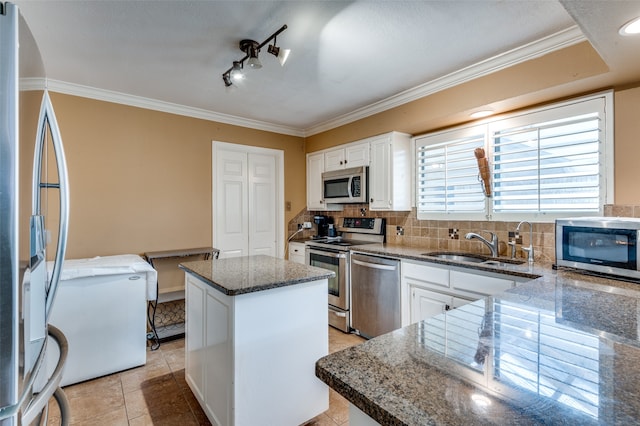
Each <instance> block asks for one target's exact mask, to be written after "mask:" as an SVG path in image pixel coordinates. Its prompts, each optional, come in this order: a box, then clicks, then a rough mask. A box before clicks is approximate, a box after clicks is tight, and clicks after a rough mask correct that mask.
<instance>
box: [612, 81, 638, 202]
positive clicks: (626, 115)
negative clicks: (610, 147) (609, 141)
mask: <svg viewBox="0 0 640 426" xmlns="http://www.w3.org/2000/svg"><path fill="white" fill-rule="evenodd" d="M614 114H615V126H614V133H615V136H614V137H615V146H614V150H615V151H614V158H615V160H614V161H615V163H614V164H615V167H614V176H615V177H614V178H615V204H640V185H638V182H640V87H635V88H630V89H626V90H618V91H616V93H615V105H614Z"/></svg>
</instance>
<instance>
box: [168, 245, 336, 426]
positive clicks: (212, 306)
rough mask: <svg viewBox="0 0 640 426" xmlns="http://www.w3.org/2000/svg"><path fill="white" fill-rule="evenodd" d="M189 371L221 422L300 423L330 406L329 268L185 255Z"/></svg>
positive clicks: (194, 387)
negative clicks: (323, 369)
mask: <svg viewBox="0 0 640 426" xmlns="http://www.w3.org/2000/svg"><path fill="white" fill-rule="evenodd" d="M180 268H182V269H183V270H184V271H185V288H186V290H185V292H186V305H185V306H186V342H185V346H186V360H185V361H186V362H185V378H186V381H187V383H188V384H189V387H190V388H191V390H192V391H193V393H194V395H195V396H196V398H197V400H198V402H199V403H200V405H201V406H202V408H203V410H204V411H205V413H206V414H207V417H208V418H209V420H210V421H211V423H212V424H214V425H236V426H241V425H258V424H265V425H267V424H269V425H299V424H302V423H304V422H306V421H308V420H310V419H312V418H313V417H315V416H317V415H319V414H321V413H322V412H324V411H325V410H327V408H328V406H329V391H328V388H327V386H326V385H325V384H324V383H322V382H321V381H320V380H318V379H317V378H316V377H315V375H314V365H315V362H316V361H317V360H318V359H319V358H321V357H323V356H325V355H327V353H328V328H327V299H328V296H327V294H328V293H327V285H328V284H327V280H328V278H330V277H331V276H333V275H334V273H333V272H331V271H328V270H326V269H320V268H315V267H311V266H306V265H301V264H298V263H294V262H289V261H286V260H282V259H277V258H274V257H270V256H247V257H236V258H228V259H219V260H207V261H197V262H185V263H183V264H181V265H180Z"/></svg>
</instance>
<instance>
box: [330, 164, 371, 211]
mask: <svg viewBox="0 0 640 426" xmlns="http://www.w3.org/2000/svg"><path fill="white" fill-rule="evenodd" d="M368 173H369V168H368V167H353V168H350V169H343V170H334V171H331V172H324V173H323V174H322V198H323V199H324V202H325V203H336V204H337V203H347V204H349V203H367V202H369V201H368V197H369V191H368V187H369V177H368Z"/></svg>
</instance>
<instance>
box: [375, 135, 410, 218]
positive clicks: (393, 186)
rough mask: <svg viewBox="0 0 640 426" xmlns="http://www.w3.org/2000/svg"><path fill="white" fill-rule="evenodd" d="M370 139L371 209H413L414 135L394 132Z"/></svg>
mask: <svg viewBox="0 0 640 426" xmlns="http://www.w3.org/2000/svg"><path fill="white" fill-rule="evenodd" d="M368 141H369V143H370V154H371V158H370V164H369V208H370V209H371V210H396V211H407V210H411V135H408V134H405V133H399V132H391V133H387V134H384V135H380V136H375V137H373V138H369V139H368Z"/></svg>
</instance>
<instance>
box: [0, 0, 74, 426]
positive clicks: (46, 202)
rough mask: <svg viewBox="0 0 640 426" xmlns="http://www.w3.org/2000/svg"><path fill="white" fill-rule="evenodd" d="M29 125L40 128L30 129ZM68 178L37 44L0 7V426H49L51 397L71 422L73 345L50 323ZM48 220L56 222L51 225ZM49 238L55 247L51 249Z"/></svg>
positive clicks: (11, 10)
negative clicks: (67, 390)
mask: <svg viewBox="0 0 640 426" xmlns="http://www.w3.org/2000/svg"><path fill="white" fill-rule="evenodd" d="M34 96H38V97H40V96H41V97H42V101H41V107H40V109H39V111H38V110H37V107H35V108H34V107H31V108H27V102H26V100H27V99H29V100H30V101H31V103H33V102H32V101H33V97H34ZM27 97H28V98H27ZM23 100H25V102H23ZM36 123H37V124H36ZM26 126H36V128H35V129H34V128H33V127H30V128H29V129H28V130H27V131H25V128H27V127H26ZM34 131H35V140H34V139H31V141H29V142H26V141H24V140H23V144H22V145H21V144H20V140H21V139H24V138H26V137H27V135H28V134H31V135H32V134H33V133H34ZM21 133H22V134H21ZM31 137H33V136H31ZM27 144H28V145H27ZM31 144H33V145H31ZM34 145H35V150H34V155H33V157H34V158H33V173H32V174H33V178H32V182H30V183H26V182H22V183H21V182H20V156H21V151H28V155H29V156H30V155H31V153H30V152H31V151H30V149H28V150H25V149H22V150H21V149H20V148H21V146H22V147H23V148H24V147H25V146H29V147H30V146H34ZM23 164H24V163H23ZM67 180H68V179H67V169H66V162H65V158H64V152H63V149H62V140H61V138H60V131H59V129H58V125H57V122H56V118H55V114H54V111H53V108H52V105H51V100H50V98H49V95H48V92H47V90H46V75H45V73H44V67H43V66H42V61H41V58H40V53H39V51H38V48H37V45H36V43H35V41H34V39H33V36H32V35H31V33H30V31H29V29H28V26H27V25H26V22H25V21H24V19H23V17H22V16H21V15H20V13H19V10H18V7H17V6H16V5H14V4H11V3H0V426H8V425H27V424H40V423H42V422H44V421H46V420H47V406H48V402H49V400H50V398H51V396H54V397H55V400H56V401H57V402H58V405H59V406H60V422H61V423H62V424H66V423H67V422H68V418H69V410H68V404H67V400H66V398H65V396H64V392H63V391H62V390H61V389H60V388H59V386H58V385H59V382H60V379H61V376H62V369H63V367H64V361H65V358H66V352H67V343H66V339H65V337H64V335H63V334H62V333H61V332H60V331H59V330H57V329H55V327H52V326H50V325H48V317H49V314H50V313H51V308H52V306H53V303H54V300H55V294H56V289H57V285H58V284H57V283H58V279H59V276H60V272H61V270H62V264H63V259H64V254H65V250H66V239H67V230H68V211H69V192H68V185H67ZM21 187H22V191H21ZM25 188H27V190H26V191H25ZM25 192H26V193H25ZM25 196H26V197H30V198H31V209H30V210H31V211H30V212H29V211H27V212H21V211H20V198H21V197H25ZM24 204H26V205H28V203H24ZM23 210H24V208H23ZM53 210H55V211H53ZM29 213H30V214H29ZM45 213H46V216H47V217H45ZM50 216H51V217H53V218H54V219H53V220H52V221H54V222H55V223H50V222H51V221H50V220H48V219H49V217H50ZM21 235H22V238H21ZM50 235H54V237H53V238H51V239H53V240H54V242H55V244H54V243H53V242H52V243H48V240H49V239H50V238H49V236H50ZM27 236H28V238H26V237H27ZM27 241H28V242H27ZM21 243H22V244H23V245H27V244H28V245H29V247H28V250H27V248H26V247H22V249H21V247H20V244H21ZM47 250H49V251H50V253H49V256H51V257H53V254H54V253H55V259H54V262H53V265H54V266H53V270H52V271H51V272H50V273H49V272H48V271H47ZM47 336H50V337H51V338H52V339H48V337H47ZM52 344H57V345H58V346H59V347H60V353H61V355H60V358H59V360H58V362H57V366H56V368H55V370H54V372H53V374H52V375H51V376H47V368H46V366H45V365H44V363H45V362H46V351H47V347H48V346H50V345H52Z"/></svg>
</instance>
